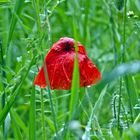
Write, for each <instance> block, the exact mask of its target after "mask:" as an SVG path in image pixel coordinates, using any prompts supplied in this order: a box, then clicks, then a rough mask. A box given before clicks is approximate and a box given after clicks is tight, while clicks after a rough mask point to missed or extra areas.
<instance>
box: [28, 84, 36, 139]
mask: <svg viewBox="0 0 140 140" xmlns="http://www.w3.org/2000/svg"><path fill="white" fill-rule="evenodd" d="M35 94H36V92H35V87H34V86H33V90H32V93H31V97H30V114H29V139H30V140H35V139H36V102H35Z"/></svg>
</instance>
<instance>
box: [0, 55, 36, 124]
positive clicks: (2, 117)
mask: <svg viewBox="0 0 140 140" xmlns="http://www.w3.org/2000/svg"><path fill="white" fill-rule="evenodd" d="M34 59H35V56H34V57H33V59H32V61H31V62H30V64H29V67H28V69H27V71H26V74H25V76H24V77H23V79H22V81H21V82H20V84H19V86H18V87H17V89H16V90H15V91H14V92H13V93H11V97H10V99H9V101H8V102H7V103H6V105H5V106H4V108H3V110H2V111H1V112H0V125H1V124H2V123H3V122H4V120H5V118H6V116H7V114H8V112H9V111H10V109H11V107H12V106H13V104H14V102H15V101H16V97H17V95H18V94H19V91H20V89H21V87H22V85H23V83H24V81H25V79H26V77H27V75H28V73H29V71H30V68H31V67H32V65H33V62H34Z"/></svg>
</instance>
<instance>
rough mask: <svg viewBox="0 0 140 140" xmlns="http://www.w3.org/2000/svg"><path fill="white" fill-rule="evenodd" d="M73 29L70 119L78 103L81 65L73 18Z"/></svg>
mask: <svg viewBox="0 0 140 140" xmlns="http://www.w3.org/2000/svg"><path fill="white" fill-rule="evenodd" d="M73 29H74V36H75V40H76V41H75V58H74V70H73V77H72V85H71V98H70V107H69V111H70V112H69V120H71V119H72V118H73V115H74V113H75V109H76V105H77V103H78V98H79V83H80V81H79V65H78V46H77V34H76V22H75V20H73Z"/></svg>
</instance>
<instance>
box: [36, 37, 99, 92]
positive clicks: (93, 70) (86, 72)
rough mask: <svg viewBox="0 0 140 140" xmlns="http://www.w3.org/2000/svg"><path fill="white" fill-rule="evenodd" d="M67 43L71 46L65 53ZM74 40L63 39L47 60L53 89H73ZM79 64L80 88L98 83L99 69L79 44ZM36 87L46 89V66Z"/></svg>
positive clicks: (56, 44) (53, 48)
mask: <svg viewBox="0 0 140 140" xmlns="http://www.w3.org/2000/svg"><path fill="white" fill-rule="evenodd" d="M66 43H69V45H70V46H71V48H70V50H69V51H65V47H66ZM73 47H74V40H73V39H71V38H67V37H65V38H61V39H60V40H59V41H58V42H56V43H55V44H54V45H53V47H52V49H51V50H50V51H49V53H48V54H47V56H46V58H45V65H46V68H47V71H48V77H49V83H50V88H51V89H64V90H68V89H70V88H71V83H72V74H73V67H74V57H75V50H74V48H73ZM78 62H79V72H80V87H85V86H89V85H92V84H95V83H97V82H98V81H99V80H100V79H101V73H100V71H99V70H98V68H97V67H96V66H95V65H94V64H93V63H92V61H91V60H90V59H89V58H88V57H87V55H86V51H85V49H84V47H83V46H82V45H81V44H80V43H78ZM34 84H35V85H38V86H40V87H41V88H45V87H46V79H45V74H44V66H42V68H41V69H40V71H39V73H38V75H37V76H36V78H35V81H34Z"/></svg>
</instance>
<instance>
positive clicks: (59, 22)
mask: <svg viewBox="0 0 140 140" xmlns="http://www.w3.org/2000/svg"><path fill="white" fill-rule="evenodd" d="M125 10H126V12H125ZM125 17H126V18H125ZM73 21H75V25H74V26H75V27H74V28H75V29H76V31H77V36H76V38H77V39H78V40H79V41H80V42H81V43H82V44H83V45H84V46H85V48H86V50H87V54H88V56H89V58H90V59H91V60H92V61H93V62H94V63H95V64H96V65H97V66H98V68H99V69H100V70H101V72H102V75H103V78H102V81H101V82H100V83H99V84H97V85H94V86H91V87H89V88H85V89H80V94H84V95H83V98H82V99H80V100H79V102H78V105H77V108H78V111H77V112H76V120H72V121H71V122H68V120H67V117H68V114H69V101H70V91H57V90H56V91H51V93H52V101H53V106H54V110H55V117H56V124H57V127H58V136H59V137H58V139H66V140H67V139H73V140H77V139H83V140H87V139H95V140H96V139H97V140H98V139H101V140H102V139H107V140H114V139H116V140H120V139H124V140H129V139H130V140H131V139H134V140H139V139H140V134H139V129H140V125H139V120H140V119H139V118H140V117H139V116H140V99H139V97H140V1H139V0H135V1H134V0H108V1H107V0H88V1H86V0H70V1H68V0H48V1H46V0H2V1H0V103H1V104H0V118H2V119H3V121H2V120H0V122H1V124H2V123H3V122H4V123H5V125H1V126H0V139H4V138H7V139H9V140H12V139H13V140H15V139H17V140H19V139H29V138H30V139H34V135H35V137H36V139H45V138H46V139H53V138H55V127H54V122H53V114H52V110H51V107H50V99H49V95H48V91H47V90H43V91H40V89H39V88H38V87H35V89H34V88H33V81H34V78H35V76H36V74H37V72H38V69H39V68H40V67H41V65H42V62H43V59H44V56H45V55H46V54H47V52H48V50H49V48H50V47H51V46H52V44H53V43H54V42H56V41H57V40H58V39H59V38H61V37H64V36H68V37H72V38H75V35H74V29H73ZM123 51H124V52H123ZM123 53H124V56H125V61H122V55H123ZM34 57H35V61H33V60H34ZM32 62H33V63H32ZM28 68H29V71H28ZM26 74H27V75H26ZM26 76H27V77H26ZM25 77H26V79H24V78H25ZM120 81H121V82H120ZM21 83H22V85H21ZM107 84H108V88H107V89H106V90H105V93H104V94H105V96H104V97H101V95H102V93H103V89H104V87H105V86H106V85H107ZM19 87H20V88H19ZM120 91H121V93H122V94H120ZM34 93H35V97H34V95H33V94H34ZM31 95H32V96H31ZM41 95H43V96H42V97H41ZM120 95H121V98H120ZM34 99H35V100H34ZM101 99H102V100H101ZM120 99H121V100H120ZM11 101H12V102H11ZM42 101H43V104H44V110H42ZM7 102H8V103H9V102H10V103H11V104H10V106H8V105H9V104H6V103H7ZM99 102H101V103H100V104H101V106H100V105H99ZM97 103H98V105H99V106H98V105H97ZM5 104H6V105H5ZM94 105H97V106H94ZM3 106H5V110H6V113H3V112H2V111H3ZM95 107H96V108H97V109H99V110H98V114H97V112H95V113H93V114H92V110H93V109H94V108H95ZM119 107H120V110H119ZM34 109H35V111H36V112H34ZM42 111H43V112H42ZM29 112H30V113H29ZM29 114H30V117H29ZM43 114H44V121H43V120H42V115H43ZM91 114H92V115H91ZM33 115H35V116H34V117H35V118H33V120H32V119H31V117H32V116H33ZM90 116H92V117H90ZM4 120H5V121H4ZM118 120H119V121H118ZM89 121H90V123H91V124H90V126H89V127H87V126H88V122H89ZM33 122H35V124H34V125H32V123H33ZM118 122H119V123H118ZM134 122H135V124H134ZM68 123H69V124H68ZM43 125H44V126H45V130H44V131H43V129H42V127H43ZM3 126H4V128H3ZM29 126H30V127H29ZM31 130H34V131H35V132H32V131H31ZM43 132H46V133H45V134H43ZM85 133H86V137H85V135H84V134H85Z"/></svg>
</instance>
